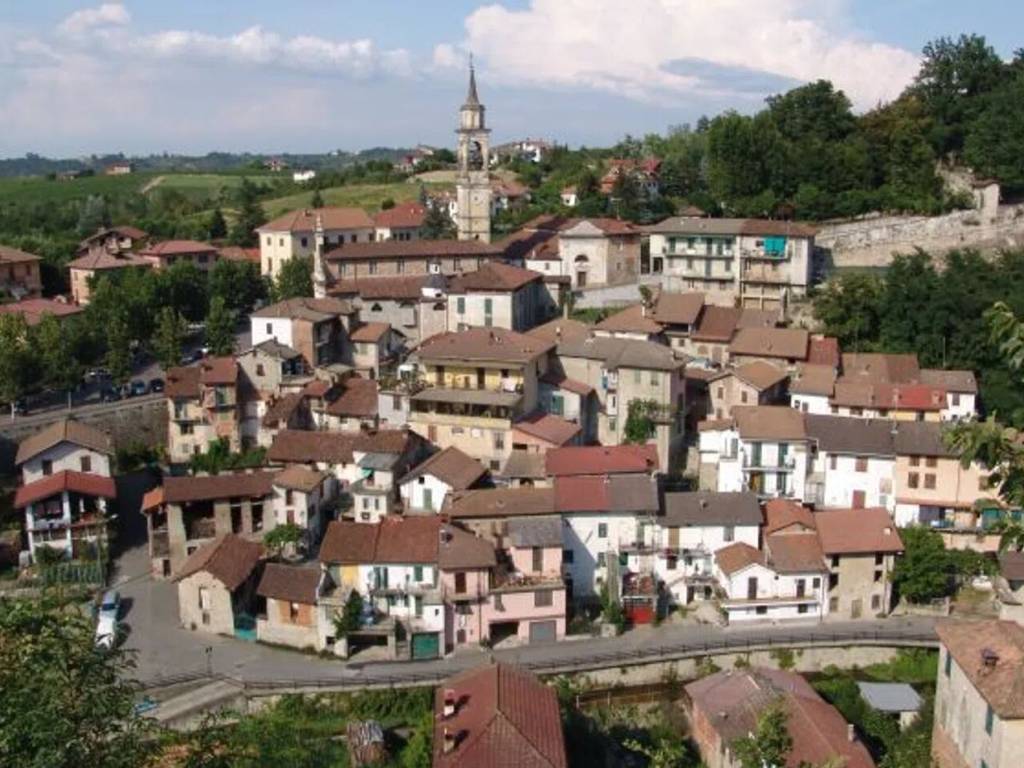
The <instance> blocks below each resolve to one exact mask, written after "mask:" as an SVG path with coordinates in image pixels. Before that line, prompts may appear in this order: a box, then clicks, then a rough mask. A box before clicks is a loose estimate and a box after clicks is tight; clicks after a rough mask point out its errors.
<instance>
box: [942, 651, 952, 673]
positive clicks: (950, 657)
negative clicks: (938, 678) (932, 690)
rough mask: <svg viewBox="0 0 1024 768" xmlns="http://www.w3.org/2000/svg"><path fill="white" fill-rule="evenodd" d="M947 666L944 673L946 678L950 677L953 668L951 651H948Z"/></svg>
mask: <svg viewBox="0 0 1024 768" xmlns="http://www.w3.org/2000/svg"><path fill="white" fill-rule="evenodd" d="M945 666H946V668H945V670H944V673H945V675H946V677H949V673H950V670H951V669H952V668H953V656H952V655H951V654H950V652H949V651H946V665H945Z"/></svg>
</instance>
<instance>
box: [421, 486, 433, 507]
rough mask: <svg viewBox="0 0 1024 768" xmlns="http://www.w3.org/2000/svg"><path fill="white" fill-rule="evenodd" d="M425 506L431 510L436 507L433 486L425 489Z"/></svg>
mask: <svg viewBox="0 0 1024 768" xmlns="http://www.w3.org/2000/svg"><path fill="white" fill-rule="evenodd" d="M423 508H424V509H426V510H430V511H432V510H433V509H434V491H433V489H432V488H424V489H423Z"/></svg>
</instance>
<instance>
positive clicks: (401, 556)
mask: <svg viewBox="0 0 1024 768" xmlns="http://www.w3.org/2000/svg"><path fill="white" fill-rule="evenodd" d="M320 561H321V562H323V563H347V564H351V565H364V564H367V565H368V564H372V563H413V564H416V563H424V564H427V563H429V564H437V565H438V566H439V567H440V568H442V569H447V570H457V569H465V568H490V567H492V566H493V565H495V563H496V562H497V561H496V557H495V554H494V545H493V544H491V543H490V542H487V541H485V540H483V539H481V538H478V537H477V536H474V535H473V534H472V533H469V532H468V531H464V530H462V529H461V528H457V527H455V526H452V525H448V524H446V523H444V522H443V521H442V520H441V518H439V517H437V516H436V515H430V516H416V517H397V516H395V515H388V516H386V517H384V518H383V519H382V520H381V521H380V522H379V523H372V524H371V523H356V522H350V521H347V520H342V521H339V520H335V521H333V522H331V523H330V525H328V526H327V533H326V535H325V536H324V540H323V543H322V544H321V545H320Z"/></svg>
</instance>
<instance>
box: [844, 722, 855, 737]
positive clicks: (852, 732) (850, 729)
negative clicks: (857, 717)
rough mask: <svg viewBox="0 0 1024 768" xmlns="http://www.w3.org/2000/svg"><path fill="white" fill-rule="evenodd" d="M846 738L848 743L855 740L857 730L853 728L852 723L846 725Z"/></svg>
mask: <svg viewBox="0 0 1024 768" xmlns="http://www.w3.org/2000/svg"><path fill="white" fill-rule="evenodd" d="M846 738H847V739H848V740H850V741H856V740H857V729H856V728H854V727H853V723H847V724H846Z"/></svg>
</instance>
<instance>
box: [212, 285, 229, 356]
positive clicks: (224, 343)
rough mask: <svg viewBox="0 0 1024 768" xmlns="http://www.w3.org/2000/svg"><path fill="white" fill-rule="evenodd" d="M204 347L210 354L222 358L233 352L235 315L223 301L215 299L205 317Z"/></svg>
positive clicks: (218, 297) (219, 298)
mask: <svg viewBox="0 0 1024 768" xmlns="http://www.w3.org/2000/svg"><path fill="white" fill-rule="evenodd" d="M206 345H207V346H208V347H209V348H210V353H211V354H213V355H217V356H220V357H223V356H224V355H230V354H231V353H232V352H234V351H235V315H234V313H233V312H232V311H231V310H230V309H228V308H227V305H226V304H225V302H224V299H223V298H222V297H220V296H217V297H215V298H214V299H213V300H212V301H211V302H210V312H209V314H208V315H207V316H206Z"/></svg>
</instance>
